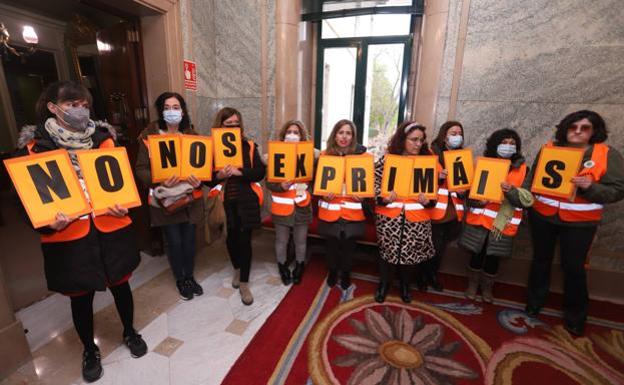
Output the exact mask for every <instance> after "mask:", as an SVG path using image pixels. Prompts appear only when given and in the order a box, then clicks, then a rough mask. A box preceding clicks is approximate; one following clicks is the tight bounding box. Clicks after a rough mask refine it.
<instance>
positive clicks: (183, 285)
mask: <svg viewBox="0 0 624 385" xmlns="http://www.w3.org/2000/svg"><path fill="white" fill-rule="evenodd" d="M176 286H177V287H178V291H179V292H180V298H182V299H183V300H185V301H190V300H192V299H193V287H191V285H190V284H189V281H188V280H182V281H178V282H176Z"/></svg>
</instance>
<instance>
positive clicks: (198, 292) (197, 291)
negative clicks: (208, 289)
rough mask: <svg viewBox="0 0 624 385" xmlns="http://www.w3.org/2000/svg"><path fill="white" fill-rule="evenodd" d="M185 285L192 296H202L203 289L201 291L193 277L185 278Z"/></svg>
mask: <svg viewBox="0 0 624 385" xmlns="http://www.w3.org/2000/svg"><path fill="white" fill-rule="evenodd" d="M186 284H187V285H188V286H190V287H191V291H192V292H193V294H194V295H196V296H200V295H202V294H204V289H202V287H201V285H200V284H199V283H197V281H196V280H195V277H191V278H187V279H186Z"/></svg>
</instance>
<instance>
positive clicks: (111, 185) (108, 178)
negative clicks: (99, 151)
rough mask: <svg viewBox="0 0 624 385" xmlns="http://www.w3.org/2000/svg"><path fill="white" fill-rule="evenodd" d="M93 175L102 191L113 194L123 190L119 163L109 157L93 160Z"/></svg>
mask: <svg viewBox="0 0 624 385" xmlns="http://www.w3.org/2000/svg"><path fill="white" fill-rule="evenodd" d="M95 173H96V174H97V177H98V182H100V186H101V187H102V190H104V191H106V192H115V191H119V190H121V189H122V188H123V186H124V183H123V176H122V175H121V168H120V167H119V162H118V161H117V159H115V157H113V156H110V155H104V156H100V157H99V158H97V159H96V160H95Z"/></svg>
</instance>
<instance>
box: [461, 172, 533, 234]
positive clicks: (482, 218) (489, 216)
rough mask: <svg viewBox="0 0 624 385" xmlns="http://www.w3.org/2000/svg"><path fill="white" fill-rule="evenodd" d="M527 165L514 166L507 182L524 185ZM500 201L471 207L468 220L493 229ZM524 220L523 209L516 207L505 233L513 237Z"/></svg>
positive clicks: (516, 185)
mask: <svg viewBox="0 0 624 385" xmlns="http://www.w3.org/2000/svg"><path fill="white" fill-rule="evenodd" d="M526 171H527V167H526V164H524V163H523V164H522V165H521V166H520V167H518V168H512V169H511V171H510V172H509V174H507V183H509V184H511V185H512V186H515V187H520V186H522V182H523V181H524V177H525V176H526ZM500 207H501V204H500V203H494V202H489V203H488V204H487V205H485V207H471V208H470V210H468V215H467V217H466V222H467V223H468V224H471V225H475V226H483V227H485V228H486V229H488V230H492V229H493V227H494V219H495V218H496V216H497V215H498V210H499V209H500ZM521 221H522V209H521V208H517V207H516V208H515V209H514V214H513V217H512V218H511V220H510V221H509V223H507V225H506V226H505V228H504V229H503V234H505V235H507V236H510V237H513V236H514V235H516V233H517V232H518V226H519V225H520V222H521Z"/></svg>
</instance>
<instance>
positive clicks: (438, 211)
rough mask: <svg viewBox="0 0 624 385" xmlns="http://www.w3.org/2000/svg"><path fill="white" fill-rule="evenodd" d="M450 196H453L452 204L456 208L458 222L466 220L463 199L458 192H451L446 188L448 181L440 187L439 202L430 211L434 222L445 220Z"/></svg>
mask: <svg viewBox="0 0 624 385" xmlns="http://www.w3.org/2000/svg"><path fill="white" fill-rule="evenodd" d="M449 194H450V196H451V204H452V205H453V206H454V207H455V212H456V213H457V220H458V221H459V222H461V221H462V219H463V218H464V201H463V199H461V198H460V197H459V196H458V195H457V193H456V192H454V191H453V192H450V191H449V190H448V189H447V188H446V181H444V183H443V184H442V185H441V186H440V187H438V200H437V202H436V204H435V206H434V207H433V208H431V209H430V211H431V213H430V216H431V219H432V220H434V221H437V220H440V219H442V218H444V215H445V214H446V209H447V208H448V204H449Z"/></svg>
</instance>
